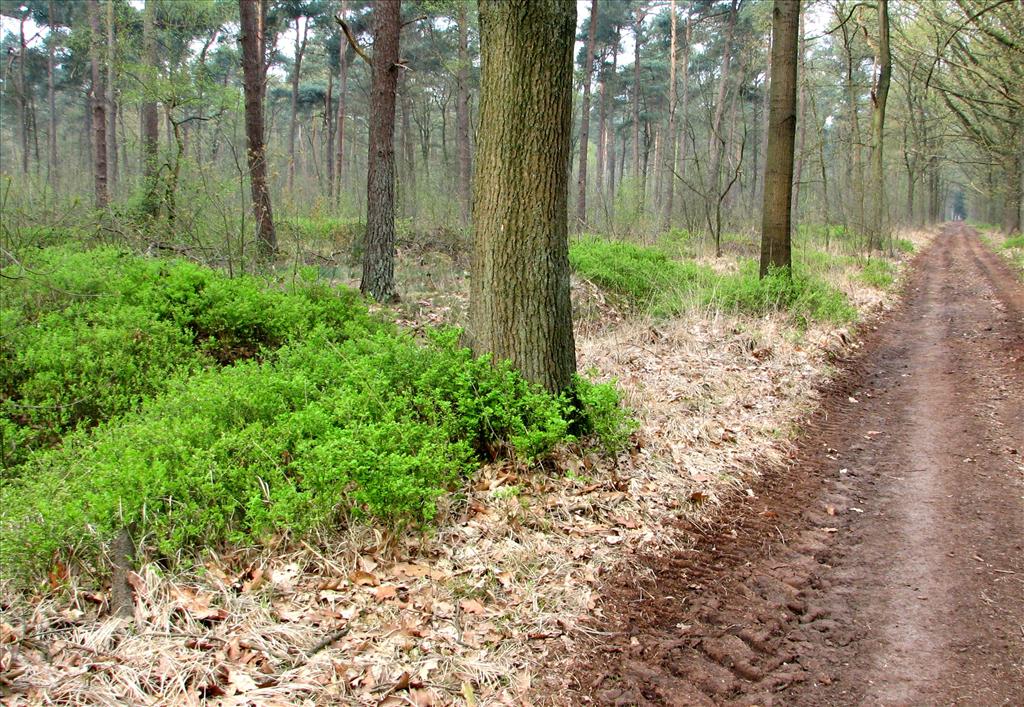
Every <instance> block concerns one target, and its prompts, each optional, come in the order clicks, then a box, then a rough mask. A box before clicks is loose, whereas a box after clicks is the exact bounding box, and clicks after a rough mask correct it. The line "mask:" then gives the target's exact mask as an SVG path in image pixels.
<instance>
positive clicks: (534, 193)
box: [466, 0, 576, 391]
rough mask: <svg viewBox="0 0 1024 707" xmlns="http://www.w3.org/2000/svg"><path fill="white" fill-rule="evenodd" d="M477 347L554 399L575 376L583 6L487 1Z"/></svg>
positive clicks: (473, 339) (473, 292) (473, 304)
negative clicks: (572, 196)
mask: <svg viewBox="0 0 1024 707" xmlns="http://www.w3.org/2000/svg"><path fill="white" fill-rule="evenodd" d="M479 4H480V44H481V95H480V137H479V146H478V150H477V162H476V174H475V180H474V200H473V217H474V223H475V229H476V232H475V238H474V245H473V264H472V278H471V286H470V306H469V327H468V329H467V332H466V334H467V336H466V338H467V342H468V343H469V345H470V347H471V348H472V349H473V351H474V352H475V353H477V354H484V353H490V354H492V355H493V356H494V358H495V359H496V360H503V359H507V360H510V361H511V362H512V364H513V365H514V366H515V367H516V368H517V369H518V370H519V371H521V372H522V374H523V375H524V376H525V377H526V378H527V379H528V380H530V381H532V382H534V383H537V384H539V385H542V386H543V387H544V388H546V389H547V390H549V391H560V390H563V389H566V388H567V387H569V386H570V385H571V383H572V376H573V374H574V372H575V370H576V354H575V343H574V340H573V331H572V305H571V301H570V298H569V255H568V251H569V249H568V219H567V213H568V210H567V207H568V191H569V189H568V181H569V179H568V178H569V164H570V159H569V158H570V154H569V153H570V146H571V131H572V125H571V122H572V90H573V86H572V84H573V76H572V74H573V71H572V68H573V67H572V64H573V60H572V51H573V39H574V34H575V27H576V3H575V0H480V3H479Z"/></svg>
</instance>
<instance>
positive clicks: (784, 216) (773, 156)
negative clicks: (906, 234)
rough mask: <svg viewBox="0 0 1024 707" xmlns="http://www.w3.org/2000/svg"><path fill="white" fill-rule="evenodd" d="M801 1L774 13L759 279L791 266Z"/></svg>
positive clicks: (784, 3)
mask: <svg viewBox="0 0 1024 707" xmlns="http://www.w3.org/2000/svg"><path fill="white" fill-rule="evenodd" d="M799 34H800V0H775V6H774V7H773V9H772V83H771V109H770V115H769V119H768V152H767V155H766V164H765V175H764V207H763V211H762V216H761V268H760V273H761V277H764V276H765V275H767V274H768V272H769V270H770V269H771V268H773V267H781V268H787V269H788V268H790V267H791V266H792V257H791V253H790V227H791V216H792V214H791V211H790V210H791V207H792V197H793V147H794V143H795V142H796V65H797V44H798V39H797V38H798V37H799Z"/></svg>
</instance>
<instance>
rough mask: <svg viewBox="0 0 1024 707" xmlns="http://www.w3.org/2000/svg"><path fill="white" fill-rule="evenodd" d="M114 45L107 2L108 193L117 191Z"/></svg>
mask: <svg viewBox="0 0 1024 707" xmlns="http://www.w3.org/2000/svg"><path fill="white" fill-rule="evenodd" d="M116 59H117V53H116V44H115V42H114V3H113V2H111V1H110V0H107V95H106V100H107V165H108V167H107V171H108V173H109V180H108V181H109V187H110V191H113V192H116V191H117V91H116V85H115V81H114V79H115V76H116V74H115V71H114V68H115V66H116Z"/></svg>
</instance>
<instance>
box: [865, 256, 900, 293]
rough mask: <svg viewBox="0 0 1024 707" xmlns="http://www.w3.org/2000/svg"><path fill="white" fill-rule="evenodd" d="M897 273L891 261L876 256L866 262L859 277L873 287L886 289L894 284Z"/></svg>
mask: <svg viewBox="0 0 1024 707" xmlns="http://www.w3.org/2000/svg"><path fill="white" fill-rule="evenodd" d="M895 273H896V269H895V268H894V267H893V266H892V264H891V263H889V262H887V261H885V260H880V259H877V258H876V259H873V260H868V261H867V262H865V263H864V266H863V268H862V269H861V272H860V275H859V276H858V277H859V278H860V280H861V281H862V282H865V283H867V284H868V285H871V286H872V287H877V288H878V289H885V288H886V287H889V286H890V285H892V283H893V280H894V279H895Z"/></svg>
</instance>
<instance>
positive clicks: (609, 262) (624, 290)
mask: <svg viewBox="0 0 1024 707" xmlns="http://www.w3.org/2000/svg"><path fill="white" fill-rule="evenodd" d="M569 263H570V265H571V266H572V268H573V270H574V271H575V272H576V273H577V274H579V275H581V276H582V277H585V278H587V279H588V280H591V281H592V282H594V283H595V284H597V285H598V286H600V287H602V288H603V289H605V290H608V291H610V292H613V293H616V294H619V295H622V296H624V298H625V299H626V300H627V301H628V302H629V303H630V304H633V305H635V306H639V307H643V308H648V309H650V310H651V311H653V312H656V313H658V314H672V313H674V311H677V310H676V306H677V305H678V304H679V301H678V298H677V297H675V296H674V295H676V294H677V293H678V292H679V291H680V290H687V289H691V288H693V287H702V286H704V285H705V284H706V283H708V282H710V281H711V280H713V279H714V272H713V271H712V270H711V269H710V268H705V267H702V266H699V265H697V264H695V263H692V262H680V261H678V260H672V259H671V258H669V257H668V256H667V255H666V254H665V253H664V252H661V251H660V250H657V249H655V248H648V247H644V246H638V245H634V244H632V243H626V242H623V241H611V240H606V239H603V238H598V237H593V236H591V237H586V238H582V239H580V240H579V241H577V242H575V243H573V244H572V245H571V246H570V247H569Z"/></svg>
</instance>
